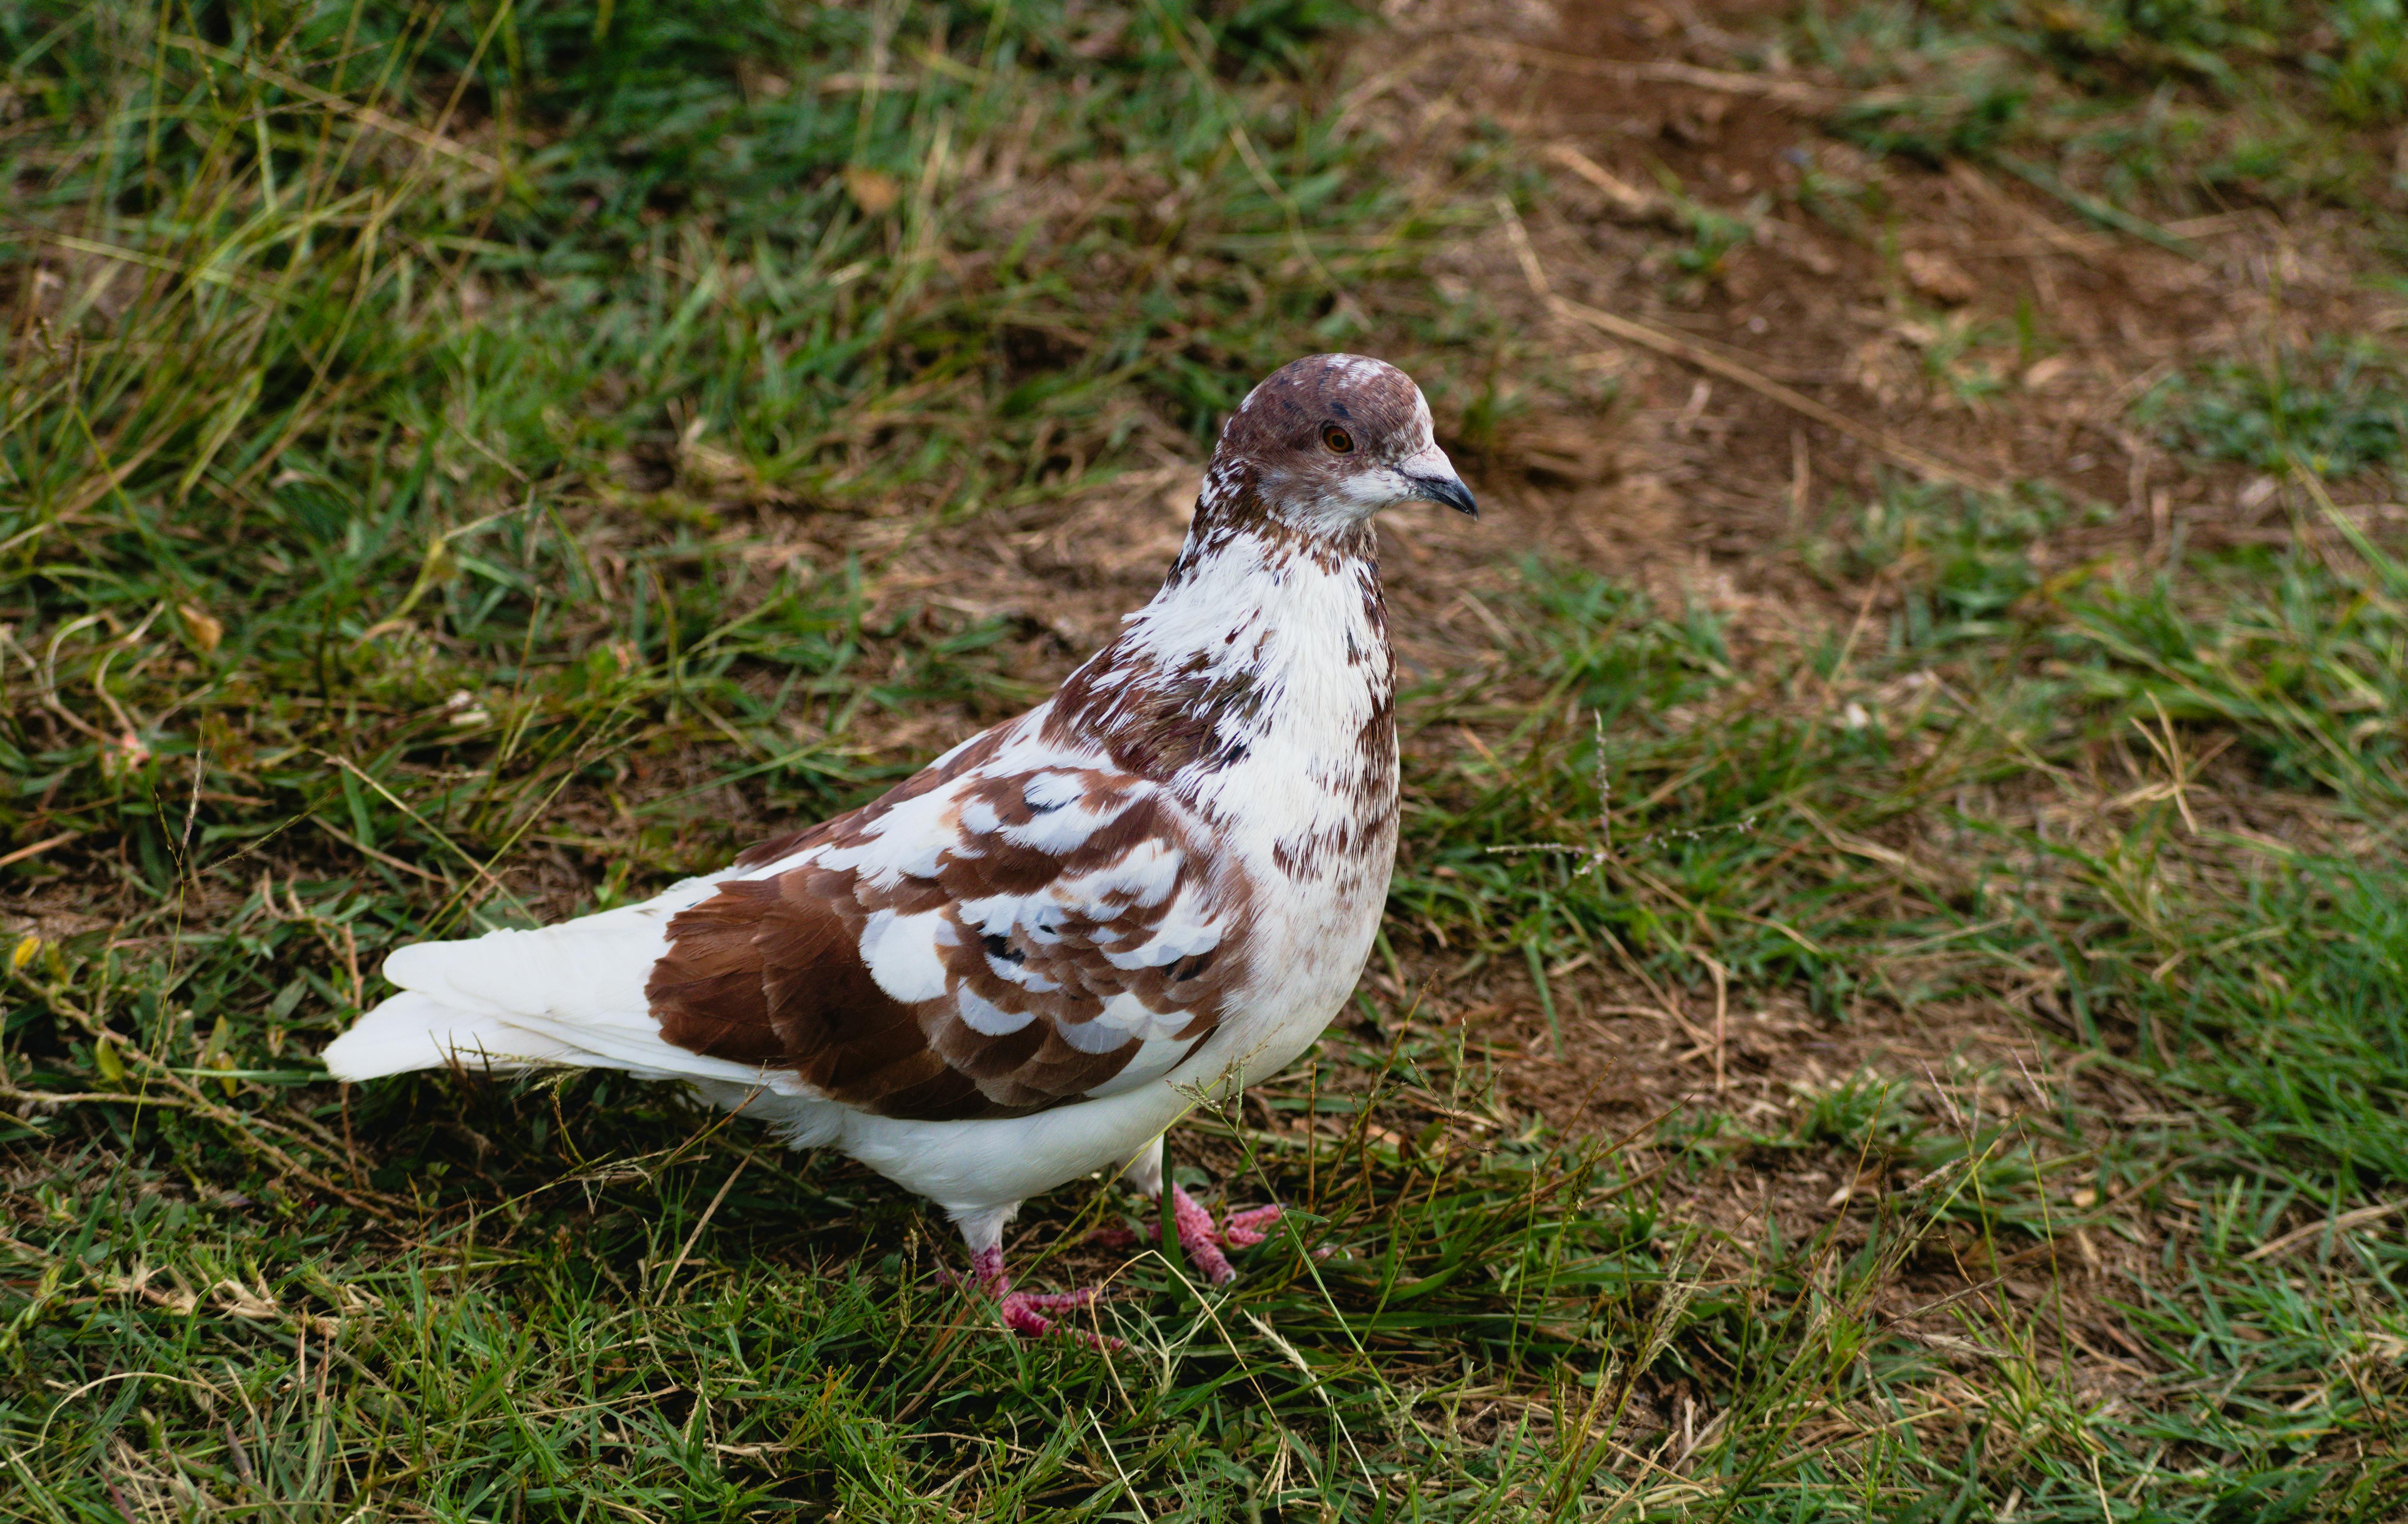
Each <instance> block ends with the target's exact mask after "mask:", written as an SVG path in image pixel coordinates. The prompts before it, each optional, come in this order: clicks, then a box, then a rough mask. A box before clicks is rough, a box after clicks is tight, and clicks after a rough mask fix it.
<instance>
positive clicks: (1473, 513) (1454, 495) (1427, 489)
mask: <svg viewBox="0 0 2408 1524" xmlns="http://www.w3.org/2000/svg"><path fill="white" fill-rule="evenodd" d="M1413 484H1414V485H1415V486H1417V487H1419V488H1420V489H1421V493H1422V496H1425V497H1426V498H1428V499H1429V500H1430V501H1431V502H1433V503H1442V504H1444V505H1445V506H1447V507H1448V508H1451V509H1453V510H1455V511H1456V512H1457V513H1460V514H1462V515H1463V516H1464V517H1465V518H1468V519H1476V518H1478V517H1480V504H1479V503H1478V502H1476V501H1474V500H1473V498H1472V496H1471V489H1470V488H1469V487H1467V486H1465V485H1464V484H1463V483H1462V482H1456V481H1454V480H1452V479H1449V478H1442V477H1424V478H1421V479H1420V480H1418V481H1416V482H1414V483H1413Z"/></svg>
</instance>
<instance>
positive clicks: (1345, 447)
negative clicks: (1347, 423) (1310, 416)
mask: <svg viewBox="0 0 2408 1524" xmlns="http://www.w3.org/2000/svg"><path fill="white" fill-rule="evenodd" d="M1321 442H1322V443H1323V444H1326V445H1327V446H1328V447H1329V453H1331V454H1333V455H1351V454H1353V453H1355V436H1353V435H1352V434H1349V433H1347V432H1346V431H1345V430H1344V429H1342V428H1340V427H1339V426H1338V425H1337V424H1322V425H1321Z"/></svg>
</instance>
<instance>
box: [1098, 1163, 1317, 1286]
mask: <svg viewBox="0 0 2408 1524" xmlns="http://www.w3.org/2000/svg"><path fill="white" fill-rule="evenodd" d="M1281 1210H1282V1208H1281V1207H1280V1205H1279V1203H1278V1202H1276V1201H1274V1202H1272V1203H1271V1204H1270V1205H1269V1206H1254V1207H1248V1208H1247V1209H1246V1210H1244V1211H1243V1212H1232V1213H1230V1214H1229V1215H1227V1216H1226V1217H1224V1218H1222V1219H1221V1220H1220V1222H1218V1223H1215V1222H1213V1220H1212V1214H1211V1212H1209V1211H1207V1210H1206V1209H1205V1207H1204V1204H1203V1203H1202V1202H1201V1201H1197V1200H1196V1198H1195V1197H1193V1196H1190V1195H1188V1194H1187V1191H1186V1188H1185V1187H1184V1186H1171V1187H1170V1217H1171V1220H1172V1221H1173V1222H1174V1223H1176V1224H1177V1225H1178V1227H1179V1246H1180V1248H1181V1249H1183V1250H1184V1251H1185V1252H1186V1255H1187V1258H1188V1259H1189V1261H1190V1262H1192V1263H1193V1264H1194V1265H1195V1266H1196V1268H1197V1269H1198V1270H1200V1271H1202V1272H1204V1278H1205V1279H1206V1280H1208V1281H1211V1283H1212V1284H1213V1285H1214V1286H1226V1285H1228V1284H1229V1283H1230V1282H1231V1281H1234V1280H1236V1279H1237V1278H1238V1267H1237V1266H1235V1265H1233V1264H1231V1263H1229V1257H1228V1256H1227V1255H1226V1254H1225V1253H1223V1252H1222V1251H1223V1249H1224V1248H1225V1247H1226V1248H1231V1249H1242V1248H1248V1247H1251V1246H1252V1245H1254V1244H1260V1243H1261V1242H1262V1241H1263V1238H1264V1236H1265V1234H1266V1233H1267V1231H1268V1225H1269V1224H1270V1223H1272V1222H1275V1221H1277V1220H1278V1218H1279V1215H1280V1212H1281ZM1144 1233H1145V1236H1146V1237H1147V1238H1149V1239H1158V1238H1160V1237H1161V1236H1162V1229H1161V1228H1160V1227H1159V1226H1158V1225H1157V1224H1154V1223H1151V1222H1149V1223H1147V1224H1146V1225H1145V1229H1144ZM1090 1236H1091V1237H1092V1238H1093V1239H1094V1240H1095V1241H1096V1242H1097V1243H1099V1244H1106V1245H1109V1246H1112V1247H1125V1246H1126V1245H1128V1244H1134V1243H1136V1242H1137V1238H1138V1235H1137V1234H1135V1233H1132V1232H1130V1231H1129V1230H1128V1229H1125V1228H1101V1229H1097V1230H1096V1231H1095V1232H1094V1233H1093V1234H1091V1235H1090Z"/></svg>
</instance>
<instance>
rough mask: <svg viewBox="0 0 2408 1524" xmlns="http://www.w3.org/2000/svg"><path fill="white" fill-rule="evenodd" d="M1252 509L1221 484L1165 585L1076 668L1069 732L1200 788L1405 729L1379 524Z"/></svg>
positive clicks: (1063, 711)
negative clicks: (1400, 722) (1324, 744)
mask: <svg viewBox="0 0 2408 1524" xmlns="http://www.w3.org/2000/svg"><path fill="white" fill-rule="evenodd" d="M1246 506H1249V505H1243V504H1233V503H1230V502H1228V501H1227V500H1226V499H1224V500H1223V501H1221V502H1218V503H1216V502H1215V501H1214V500H1213V495H1212V494H1211V491H1210V490H1209V487H1208V490H1207V492H1206V495H1205V498H1204V501H1203V502H1201V503H1199V504H1198V505H1197V514H1196V520H1195V523H1194V524H1193V525H1191V526H1190V528H1189V530H1188V534H1187V542H1186V544H1185V546H1184V547H1183V548H1182V550H1181V552H1180V554H1179V559H1178V560H1177V561H1176V562H1174V563H1173V564H1172V566H1171V568H1170V572H1169V575H1168V576H1167V577H1166V578H1165V579H1164V580H1163V584H1162V589H1161V591H1160V592H1158V593H1156V594H1155V595H1154V599H1153V601H1152V602H1150V603H1148V604H1147V605H1146V606H1145V607H1144V608H1142V609H1140V610H1139V611H1137V612H1135V613H1133V614H1131V615H1130V616H1129V617H1128V620H1127V622H1126V623H1125V625H1124V627H1123V628H1122V630H1121V633H1120V636H1119V638H1118V639H1116V640H1113V641H1112V643H1111V645H1109V646H1107V647H1105V648H1104V649H1103V650H1102V651H1100V652H1098V653H1097V654H1096V655H1095V657H1094V658H1093V659H1091V660H1090V661H1088V663H1087V664H1086V665H1085V666H1083V667H1082V668H1081V669H1079V670H1078V671H1077V672H1075V673H1073V674H1071V677H1070V680H1069V681H1068V683H1065V684H1064V685H1063V687H1062V691H1061V693H1060V694H1059V695H1058V696H1057V697H1055V699H1054V711H1053V718H1052V722H1051V723H1052V724H1053V725H1054V726H1061V727H1064V728H1067V729H1068V730H1070V731H1073V732H1076V733H1078V734H1081V735H1082V736H1084V737H1085V738H1087V739H1088V740H1092V741H1094V742H1097V743H1099V744H1101V745H1104V746H1105V747H1107V748H1109V749H1110V751H1111V755H1112V756H1113V758H1114V760H1115V761H1117V762H1118V763H1119V764H1120V765H1122V766H1124V767H1126V768H1128V769H1131V770H1133V771H1137V772H1140V773H1143V774H1145V775H1146V776H1149V777H1153V778H1155V779H1157V780H1159V781H1162V782H1165V783H1169V782H1173V781H1174V779H1179V780H1181V781H1183V782H1185V783H1186V784H1193V785H1196V786H1197V787H1199V788H1202V787H1207V786H1209V784H1210V781H1211V779H1213V778H1215V777H1224V778H1226V777H1228V776H1231V772H1230V769H1238V768H1239V767H1240V764H1243V763H1246V762H1247V761H1248V760H1249V759H1250V758H1252V759H1253V760H1254V761H1255V762H1257V763H1260V762H1262V761H1264V760H1265V759H1267V758H1268V757H1269V755H1273V754H1278V755H1289V754H1291V753H1293V752H1295V751H1296V749H1297V748H1300V747H1301V748H1306V749H1309V748H1310V746H1311V744H1312V738H1314V737H1316V736H1327V735H1342V736H1346V737H1348V738H1349V740H1353V739H1354V738H1355V736H1357V735H1359V734H1362V733H1363V732H1364V731H1365V730H1366V728H1367V727H1369V728H1371V729H1378V730H1380V731H1381V732H1382V735H1383V736H1386V737H1391V738H1392V736H1393V731H1392V730H1390V729H1388V728H1387V726H1388V725H1389V721H1388V715H1389V713H1390V696H1391V692H1392V689H1393V684H1394V675H1393V671H1392V661H1391V656H1390V653H1389V648H1388V625H1387V612H1386V607H1385V604H1384V602H1383V599H1382V597H1381V591H1380V570H1379V564H1378V562H1377V561H1376V560H1374V559H1373V555H1372V550H1373V542H1372V539H1371V531H1370V528H1369V525H1355V526H1353V527H1351V528H1349V529H1348V530H1346V531H1344V532H1343V533H1340V534H1322V533H1312V532H1308V531H1304V530H1299V529H1297V528H1295V527H1293V526H1292V525H1288V524H1284V523H1282V522H1280V521H1278V520H1276V519H1273V518H1271V517H1270V516H1269V515H1268V514H1264V513H1262V512H1260V511H1259V510H1256V511H1253V512H1242V511H1232V510H1233V509H1240V508H1244V507H1246ZM1388 745H1389V748H1390V749H1389V751H1388V753H1387V755H1393V740H1392V739H1391V740H1389V742H1388ZM1375 749H1376V748H1375Z"/></svg>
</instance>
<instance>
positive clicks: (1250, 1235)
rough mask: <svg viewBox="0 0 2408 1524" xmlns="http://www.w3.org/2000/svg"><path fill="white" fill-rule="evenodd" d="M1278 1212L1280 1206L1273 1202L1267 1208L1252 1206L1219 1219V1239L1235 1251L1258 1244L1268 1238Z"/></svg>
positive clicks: (1276, 1219) (1277, 1218) (1277, 1217)
mask: <svg viewBox="0 0 2408 1524" xmlns="http://www.w3.org/2000/svg"><path fill="white" fill-rule="evenodd" d="M1280 1210H1281V1209H1280V1204H1279V1203H1278V1202H1277V1201H1273V1202H1271V1203H1270V1204H1269V1206H1254V1207H1248V1208H1247V1209H1246V1210H1245V1211H1243V1212H1232V1213H1230V1214H1229V1215H1227V1216H1226V1217H1224V1218H1222V1219H1221V1237H1222V1238H1223V1239H1224V1240H1225V1241H1226V1243H1227V1244H1229V1246H1230V1247H1231V1248H1236V1249H1242V1248H1244V1247H1246V1246H1247V1245H1248V1244H1260V1243H1261V1242H1262V1241H1263V1240H1264V1238H1266V1237H1267V1236H1269V1229H1270V1225H1271V1224H1272V1223H1274V1222H1277V1221H1278V1220H1279V1215H1280Z"/></svg>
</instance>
